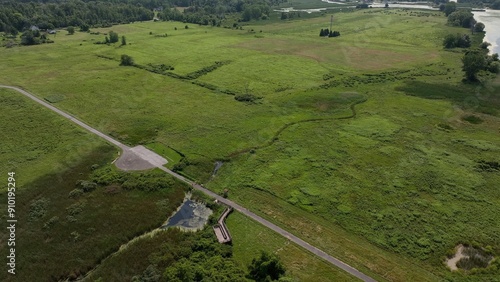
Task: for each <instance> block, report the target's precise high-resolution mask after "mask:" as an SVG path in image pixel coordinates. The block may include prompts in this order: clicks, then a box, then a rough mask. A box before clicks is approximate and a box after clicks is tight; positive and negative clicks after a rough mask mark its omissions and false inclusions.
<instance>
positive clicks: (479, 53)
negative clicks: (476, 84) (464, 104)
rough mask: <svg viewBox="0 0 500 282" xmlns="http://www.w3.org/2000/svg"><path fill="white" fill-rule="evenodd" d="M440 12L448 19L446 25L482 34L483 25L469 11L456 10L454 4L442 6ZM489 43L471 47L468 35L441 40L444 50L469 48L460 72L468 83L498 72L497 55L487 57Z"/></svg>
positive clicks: (447, 37) (499, 64)
mask: <svg viewBox="0 0 500 282" xmlns="http://www.w3.org/2000/svg"><path fill="white" fill-rule="evenodd" d="M440 10H441V11H443V12H444V13H445V15H446V16H447V17H448V25H451V26H460V27H464V28H468V29H470V31H471V33H472V34H474V32H483V31H484V28H485V26H484V24H483V23H480V22H476V20H475V19H474V15H473V14H472V13H471V11H469V10H466V9H457V5H456V3H454V2H449V3H446V4H442V5H441V6H440ZM489 45H490V44H489V43H486V42H483V43H481V44H480V45H479V46H478V47H474V46H471V39H470V37H469V35H468V34H460V33H457V34H448V35H446V36H445V38H444V40H443V47H444V48H445V49H451V48H469V49H468V50H466V51H465V54H464V56H463V57H462V70H463V71H464V72H465V79H466V80H468V81H479V80H481V76H482V75H481V73H483V74H485V75H486V76H487V73H488V72H489V73H494V74H497V73H499V72H500V61H499V58H498V54H493V55H491V56H490V55H488V47H489Z"/></svg>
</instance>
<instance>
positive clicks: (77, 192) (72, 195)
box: [68, 189, 83, 199]
mask: <svg viewBox="0 0 500 282" xmlns="http://www.w3.org/2000/svg"><path fill="white" fill-rule="evenodd" d="M81 195H83V190H82V189H73V190H71V192H69V196H68V197H70V198H72V199H75V198H78V197H80V196H81Z"/></svg>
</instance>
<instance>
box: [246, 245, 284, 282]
mask: <svg viewBox="0 0 500 282" xmlns="http://www.w3.org/2000/svg"><path fill="white" fill-rule="evenodd" d="M248 270H249V274H248V277H249V278H250V279H252V280H255V281H257V282H261V281H262V282H266V281H277V280H278V279H280V277H282V276H283V275H285V267H283V265H282V264H281V262H280V260H279V258H278V257H277V256H276V255H274V254H270V253H267V252H264V251H261V253H260V257H258V258H254V259H253V260H252V263H251V264H250V265H249V266H248ZM280 281H282V280H280Z"/></svg>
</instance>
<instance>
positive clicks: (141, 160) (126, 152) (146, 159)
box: [0, 85, 376, 282]
mask: <svg viewBox="0 0 500 282" xmlns="http://www.w3.org/2000/svg"><path fill="white" fill-rule="evenodd" d="M0 87H2V88H8V89H12V90H15V91H17V92H19V93H21V94H23V95H24V96H26V97H28V98H30V99H32V100H34V101H35V102H37V103H39V104H41V105H42V106H44V107H46V108H49V109H50V110H52V111H54V112H56V113H58V114H59V115H61V116H63V117H65V118H67V119H69V120H70V121H72V122H74V123H76V124H78V125H79V126H81V127H83V128H85V129H87V130H88V131H90V132H92V133H94V134H96V135H98V136H99V137H101V138H104V139H105V140H106V141H108V142H110V143H111V144H114V145H116V146H118V147H120V148H121V149H122V150H123V154H122V156H121V157H120V158H119V159H118V160H117V161H116V163H115V164H116V166H117V167H118V168H120V169H124V170H136V169H141V168H142V169H144V168H153V167H157V168H159V169H161V170H163V171H165V172H166V173H168V174H170V175H172V176H173V177H175V178H177V179H179V180H180V181H183V182H185V183H187V184H189V185H191V186H192V187H193V188H194V189H196V190H199V191H201V192H203V193H205V194H206V195H208V196H210V197H212V198H214V199H217V201H219V202H222V203H224V204H226V205H228V206H230V207H231V208H233V209H234V210H237V211H238V212H240V213H242V214H244V215H246V216H248V217H250V218H251V219H253V220H255V221H257V222H258V223H260V224H262V225H264V226H266V227H267V228H269V229H271V230H273V231H274V232H276V233H278V234H280V235H281V236H283V237H285V238H287V239H288V240H290V241H292V242H294V243H295V244H297V245H299V246H301V247H302V248H304V249H306V250H308V251H309V252H311V253H313V254H315V255H316V256H318V257H320V258H322V259H324V260H326V261H327V262H329V263H331V264H333V265H335V266H336V267H338V268H340V269H342V270H344V271H346V272H348V273H349V274H351V275H353V276H355V277H356V278H359V279H361V280H363V281H369V282H375V281H376V280H375V279H373V278H371V277H369V276H367V275H365V274H364V273H362V272H361V271H359V270H357V269H355V268H354V267H352V266H350V265H348V264H346V263H344V262H343V261H341V260H339V259H337V258H334V257H333V256H331V255H329V254H327V253H325V252H324V251H322V250H320V249H318V248H316V247H314V246H312V245H310V244H309V243H307V242H306V241H304V240H302V239H300V238H299V237H297V236H295V235H293V234H292V233H290V232H288V231H286V230H284V229H283V228H281V227H278V226H277V225H275V224H273V223H271V222H269V221H267V220H266V219H264V218H262V217H260V216H258V215H256V214H255V213H253V212H251V211H249V210H248V209H246V208H244V207H242V206H240V205H238V204H237V203H235V202H233V201H230V200H228V199H225V198H223V197H222V196H219V195H218V194H216V193H214V192H212V191H210V190H208V189H206V188H205V187H203V186H201V185H198V184H196V183H194V182H192V181H191V180H189V179H187V178H185V177H183V176H182V175H179V174H177V173H175V172H173V171H171V170H169V169H167V168H166V167H164V166H163V164H165V163H167V160H165V159H164V158H163V157H162V156H160V155H157V154H156V153H154V152H152V151H149V150H148V149H146V148H144V147H142V146H137V147H134V148H130V147H128V146H126V145H124V144H122V143H120V142H118V141H116V140H114V139H113V138H111V137H109V136H107V135H106V134H104V133H102V132H100V131H98V130H97V129H94V128H92V127H90V126H89V125H87V124H85V123H83V122H81V121H79V120H78V119H76V118H74V117H73V116H71V115H70V114H67V113H65V112H63V111H61V110H59V109H57V108H56V107H54V106H52V105H50V104H49V103H47V102H45V101H43V100H41V99H39V98H37V97H35V96H34V95H32V94H30V93H29V92H27V91H25V90H23V89H21V88H18V87H13V86H5V85H0ZM352 107H354V105H353V106H352ZM353 115H355V111H353ZM283 130H284V129H283ZM281 131H282V130H281ZM281 131H280V132H281ZM141 147H142V148H141ZM120 166H121V167H120Z"/></svg>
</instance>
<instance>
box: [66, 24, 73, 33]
mask: <svg viewBox="0 0 500 282" xmlns="http://www.w3.org/2000/svg"><path fill="white" fill-rule="evenodd" d="M66 30H67V31H68V34H75V28H74V27H72V26H68V28H67V29H66Z"/></svg>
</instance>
